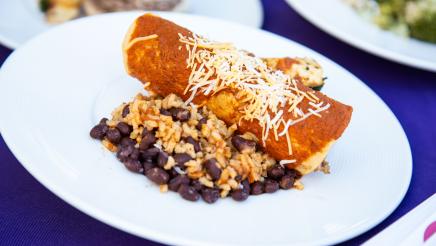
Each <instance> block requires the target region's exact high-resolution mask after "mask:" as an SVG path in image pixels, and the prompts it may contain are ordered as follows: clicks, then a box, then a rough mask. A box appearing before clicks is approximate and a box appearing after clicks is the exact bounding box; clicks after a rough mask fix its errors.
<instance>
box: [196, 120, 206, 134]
mask: <svg viewBox="0 0 436 246" xmlns="http://www.w3.org/2000/svg"><path fill="white" fill-rule="evenodd" d="M206 123H207V118H201V120H199V121H198V124H197V126H196V127H195V128H197V130H199V131H201V128H202V125H204V124H206Z"/></svg>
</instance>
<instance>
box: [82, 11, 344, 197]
mask: <svg viewBox="0 0 436 246" xmlns="http://www.w3.org/2000/svg"><path fill="white" fill-rule="evenodd" d="M123 54H124V64H125V68H126V70H127V72H128V73H129V74H130V75H131V76H133V77H135V78H137V79H139V80H140V81H141V82H142V83H143V84H144V88H145V89H146V90H148V91H149V93H150V96H144V95H142V94H138V95H137V96H136V97H135V98H134V99H133V101H131V102H128V103H125V104H123V105H121V106H119V107H118V108H116V109H115V110H114V111H113V113H112V118H111V119H110V120H108V119H102V120H101V121H100V123H98V124H97V125H96V126H94V128H92V130H91V132H90V135H91V137H93V138H95V139H99V140H101V141H102V143H103V145H104V146H105V147H106V148H107V149H109V150H110V151H113V152H116V153H117V157H118V159H119V160H120V161H121V162H123V163H124V165H125V166H126V167H127V168H128V169H129V170H131V171H134V172H140V173H144V174H145V175H146V176H147V177H148V178H149V179H150V180H151V181H153V182H154V183H156V184H158V185H160V188H161V191H167V190H168V189H169V190H173V191H177V192H178V193H179V194H180V195H181V196H182V197H183V198H184V199H187V200H190V201H196V200H198V199H199V198H200V196H201V197H203V200H205V201H206V202H208V203H213V202H215V201H216V200H217V199H218V198H219V197H226V196H231V197H232V198H233V199H234V200H236V201H243V200H246V199H247V198H248V196H249V195H250V194H252V195H259V194H262V193H273V192H275V191H277V190H278V189H280V188H281V189H291V188H297V189H302V187H303V186H302V184H301V182H300V179H301V177H302V176H303V175H307V174H309V173H311V172H314V171H323V172H325V173H328V172H329V166H328V163H327V162H326V161H325V157H326V155H327V152H328V151H329V149H330V148H331V146H332V145H333V143H334V142H335V141H336V140H337V139H338V138H339V137H340V136H341V135H342V133H343V132H344V130H345V128H346V127H347V125H348V123H349V121H350V118H351V114H352V108H351V107H350V106H347V105H345V104H342V103H340V102H337V101H335V100H333V99H331V98H329V97H327V96H325V95H324V94H322V93H321V92H319V91H316V90H314V89H311V88H310V87H307V86H311V87H315V89H319V88H320V87H321V86H322V85H323V84H324V80H325V79H324V77H323V71H322V69H321V66H320V65H319V64H318V63H317V62H316V61H314V60H311V59H308V58H264V59H262V58H258V57H256V56H255V55H254V54H252V53H250V52H247V51H244V50H240V49H237V48H236V47H235V46H233V45H232V44H231V43H220V42H215V41H211V40H209V39H206V38H204V37H201V36H199V35H197V34H194V33H192V32H191V31H189V30H188V29H185V28H183V27H181V26H178V25H176V24H175V23H172V22H170V21H168V20H165V19H162V18H160V17H157V16H154V15H151V14H146V15H143V16H141V17H139V18H137V19H136V20H135V22H134V23H133V24H132V26H131V27H130V29H129V31H128V33H127V34H126V37H125V40H124V43H123ZM306 85H307V86H306ZM316 87H317V88H316Z"/></svg>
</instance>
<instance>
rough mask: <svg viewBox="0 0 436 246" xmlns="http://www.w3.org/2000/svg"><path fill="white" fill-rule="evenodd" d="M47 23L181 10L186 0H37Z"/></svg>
mask: <svg viewBox="0 0 436 246" xmlns="http://www.w3.org/2000/svg"><path fill="white" fill-rule="evenodd" d="M38 1H39V6H40V10H41V11H42V12H43V13H44V14H45V17H46V20H47V22H48V23H53V24H54V23H62V22H65V21H68V20H72V19H74V18H77V17H79V16H80V14H83V15H84V16H88V15H95V14H101V13H107V12H117V11H130V10H157V11H181V10H184V9H186V7H187V0H38Z"/></svg>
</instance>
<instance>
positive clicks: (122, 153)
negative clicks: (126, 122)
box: [117, 145, 135, 162]
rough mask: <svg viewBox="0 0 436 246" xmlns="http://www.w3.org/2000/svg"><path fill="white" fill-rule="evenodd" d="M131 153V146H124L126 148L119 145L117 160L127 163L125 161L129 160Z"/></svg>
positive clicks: (133, 148) (133, 149)
mask: <svg viewBox="0 0 436 246" xmlns="http://www.w3.org/2000/svg"><path fill="white" fill-rule="evenodd" d="M133 151H135V147H134V146H133V145H126V146H122V145H120V146H119V147H118V151H117V158H118V159H119V160H120V161H121V162H125V161H127V159H129V157H130V155H131V154H132V153H133Z"/></svg>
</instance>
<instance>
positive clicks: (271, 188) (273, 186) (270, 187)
mask: <svg viewBox="0 0 436 246" xmlns="http://www.w3.org/2000/svg"><path fill="white" fill-rule="evenodd" d="M278 189H279V183H278V182H277V181H275V180H273V179H266V180H265V192H266V193H274V192H276V191H277V190H278Z"/></svg>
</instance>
